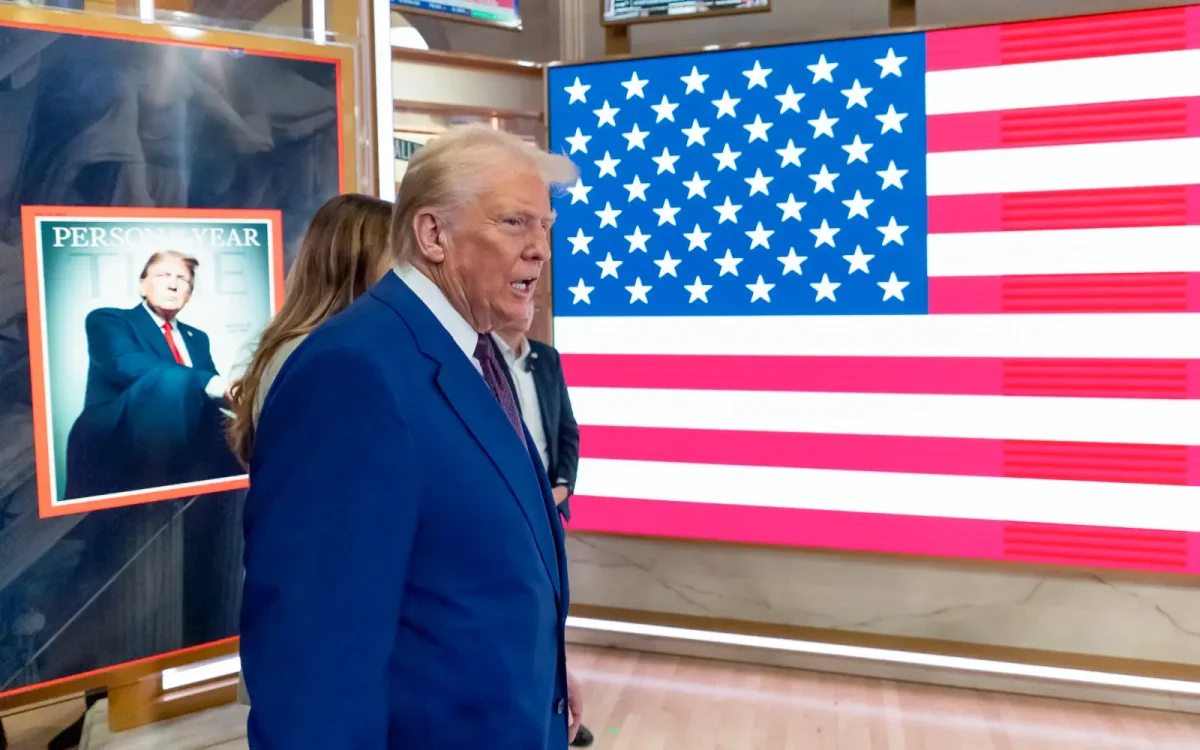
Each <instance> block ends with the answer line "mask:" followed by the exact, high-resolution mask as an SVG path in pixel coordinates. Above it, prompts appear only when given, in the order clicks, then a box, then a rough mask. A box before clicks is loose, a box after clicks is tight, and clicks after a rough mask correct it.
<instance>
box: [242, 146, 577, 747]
mask: <svg viewBox="0 0 1200 750" xmlns="http://www.w3.org/2000/svg"><path fill="white" fill-rule="evenodd" d="M575 175H576V172H575V168H574V166H573V165H572V164H571V163H570V162H569V161H568V160H567V159H566V158H565V157H561V156H552V155H550V154H547V153H545V152H543V151H540V150H539V149H537V148H535V147H533V146H530V145H528V144H526V143H524V142H523V141H521V140H520V139H519V138H517V137H515V136H512V135H509V134H505V133H500V132H496V131H492V130H489V129H486V128H475V127H472V128H463V129H454V130H451V131H449V132H447V133H445V134H443V135H442V136H440V137H438V138H436V139H434V140H432V141H430V142H429V143H428V144H426V145H425V146H424V147H423V148H422V149H421V150H420V151H418V152H417V154H416V156H415V157H414V159H413V160H412V161H411V162H410V164H409V166H408V169H407V171H406V172H405V175H404V180H403V183H402V184H401V186H400V191H399V192H400V198H399V199H398V200H397V201H396V204H395V209H394V212H393V215H392V236H391V250H392V253H393V255H394V256H395V259H396V267H395V269H394V271H393V272H391V273H388V274H387V275H386V276H385V277H384V279H383V280H382V281H380V282H379V283H378V284H377V285H376V286H375V287H374V288H373V289H372V290H371V291H369V292H368V293H367V294H365V295H363V296H362V297H360V298H359V299H358V300H357V301H356V302H354V303H353V304H352V305H351V306H350V307H349V308H348V309H347V310H346V311H344V312H343V313H341V314H339V315H338V316H336V317H334V318H333V319H332V320H330V321H328V322H327V323H325V324H324V325H322V326H321V327H319V328H318V329H316V330H315V331H314V332H313V333H312V334H311V335H310V336H309V337H308V338H307V339H306V340H305V341H304V343H303V344H301V345H300V346H299V347H298V348H297V349H296V351H295V352H294V353H293V354H292V355H291V356H290V357H288V359H287V361H286V363H285V364H284V365H283V367H282V368H281V370H280V373H279V375H278V377H277V378H276V380H275V382H274V384H273V385H272V387H271V390H270V392H269V393H268V395H267V398H266V401H265V403H264V405H263V409H262V413H261V417H260V421H259V423H258V428H257V433H256V435H255V436H254V443H253V448H252V453H251V461H250V491H249V493H248V495H247V499H246V507H245V514H244V518H245V536H246V557H245V561H246V579H245V588H244V596H243V612H242V642H241V655H242V669H243V674H244V676H245V680H246V687H247V689H248V692H249V694H250V695H252V696H253V697H254V703H253V706H252V707H251V711H250V723H249V738H250V747H251V748H253V750H294V749H295V748H302V747H303V748H309V747H311V748H321V750H452V749H458V748H475V747H493V748H504V749H506V750H561V748H564V747H565V746H566V745H567V743H568V741H569V738H570V736H571V735H572V733H573V731H574V729H575V728H576V727H577V726H578V723H579V721H580V717H581V704H580V697H581V696H580V691H579V690H578V688H577V687H576V685H575V683H574V681H573V680H572V679H571V677H570V676H569V675H568V673H567V667H566V648H565V639H564V635H565V627H566V615H567V608H568V605H569V600H570V596H569V589H568V585H567V569H566V556H565V553H564V549H563V535H562V525H561V523H560V522H559V520H558V518H557V514H556V512H555V509H554V501H553V497H552V494H551V488H550V482H549V481H548V479H547V477H546V473H545V470H544V469H543V468H542V465H541V462H540V461H539V460H538V458H537V455H536V453H535V452H534V451H535V447H534V445H533V441H532V439H531V438H530V435H529V433H528V431H527V430H525V428H524V426H523V425H522V422H521V417H520V414H519V411H518V408H517V406H516V399H515V397H514V395H513V393H512V390H511V389H510V388H509V387H508V385H507V383H506V380H505V378H504V365H503V363H502V362H500V361H499V360H498V358H497V357H496V354H495V350H494V348H493V345H492V342H491V338H490V336H489V335H488V334H489V332H491V331H493V330H495V329H496V328H497V327H499V326H503V325H508V324H510V323H511V322H513V321H515V320H520V319H522V318H524V317H526V316H527V315H528V314H529V313H530V311H531V309H532V305H533V293H534V287H535V285H536V283H537V281H538V278H539V276H540V275H541V273H542V270H543V266H544V264H545V262H546V260H547V259H548V258H549V255H550V247H549V236H550V234H549V233H550V225H551V224H552V222H553V212H552V211H551V208H550V199H549V189H548V188H549V187H550V186H552V185H563V184H568V183H570V182H573V181H574V180H575Z"/></svg>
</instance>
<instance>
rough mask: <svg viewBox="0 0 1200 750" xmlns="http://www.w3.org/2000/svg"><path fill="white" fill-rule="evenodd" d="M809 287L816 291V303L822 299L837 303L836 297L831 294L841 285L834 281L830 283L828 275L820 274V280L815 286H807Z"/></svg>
mask: <svg viewBox="0 0 1200 750" xmlns="http://www.w3.org/2000/svg"><path fill="white" fill-rule="evenodd" d="M809 286H811V287H812V288H813V289H816V290H817V299H816V301H817V302H820V301H821V300H823V299H827V300H829V301H830V302H837V297H835V296H833V293H834V292H836V291H837V288H838V287H839V286H841V284H840V283H838V282H836V281H830V280H829V274H827V273H823V274H821V280H820V281H818V282H817V283H815V284H809Z"/></svg>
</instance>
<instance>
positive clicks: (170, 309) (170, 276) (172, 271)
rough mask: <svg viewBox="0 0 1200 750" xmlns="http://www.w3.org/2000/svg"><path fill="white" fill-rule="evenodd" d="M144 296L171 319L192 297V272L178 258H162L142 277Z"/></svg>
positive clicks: (141, 285)
mask: <svg viewBox="0 0 1200 750" xmlns="http://www.w3.org/2000/svg"><path fill="white" fill-rule="evenodd" d="M140 288H141V293H142V296H143V297H145V299H146V304H148V305H150V308H151V309H152V310H154V311H155V312H156V313H158V314H159V315H161V316H162V317H163V318H165V319H167V320H171V319H172V318H174V317H175V316H176V315H178V314H179V311H180V310H182V309H183V306H184V305H186V304H187V303H188V300H189V299H191V297H192V274H191V272H190V271H188V267H187V266H186V265H185V264H184V262H183V261H182V260H180V259H178V258H172V257H170V256H168V257H164V258H160V259H159V260H158V261H156V262H155V263H154V265H152V266H150V268H149V270H148V271H147V272H146V278H144V279H142V281H141V284H140Z"/></svg>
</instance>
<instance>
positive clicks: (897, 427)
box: [570, 387, 1200, 445]
mask: <svg viewBox="0 0 1200 750" xmlns="http://www.w3.org/2000/svg"><path fill="white" fill-rule="evenodd" d="M570 394H571V406H572V408H573V409H574V412H575V418H576V419H577V420H578V421H579V423H580V424H582V425H603V426H609V427H666V428H677V429H694V430H746V431H761V432H812V433H832V434H838V435H906V436H912V437H947V438H985V439H989V438H990V439H1006V440H1058V441H1068V442H1070V441H1079V442H1102V443H1140V444H1151V445H1200V400H1186V401H1185V400H1174V399H1125V398H1096V399H1092V398H1056V397H1032V396H961V395H940V394H938V395H935V394H908V393H903V394H897V393H807V392H776V391H699V390H694V391H693V390H670V389H659V388H598V387H575V388H571V389H570Z"/></svg>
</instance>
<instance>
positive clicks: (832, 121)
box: [808, 110, 838, 138]
mask: <svg viewBox="0 0 1200 750" xmlns="http://www.w3.org/2000/svg"><path fill="white" fill-rule="evenodd" d="M837 122H838V118H837V117H830V116H829V115H827V114H825V110H821V116H820V117H818V118H817V119H815V120H809V121H808V124H809V125H812V126H813V138H820V137H821V136H822V135H827V136H829V137H830V138H832V137H833V126H834V125H837Z"/></svg>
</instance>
